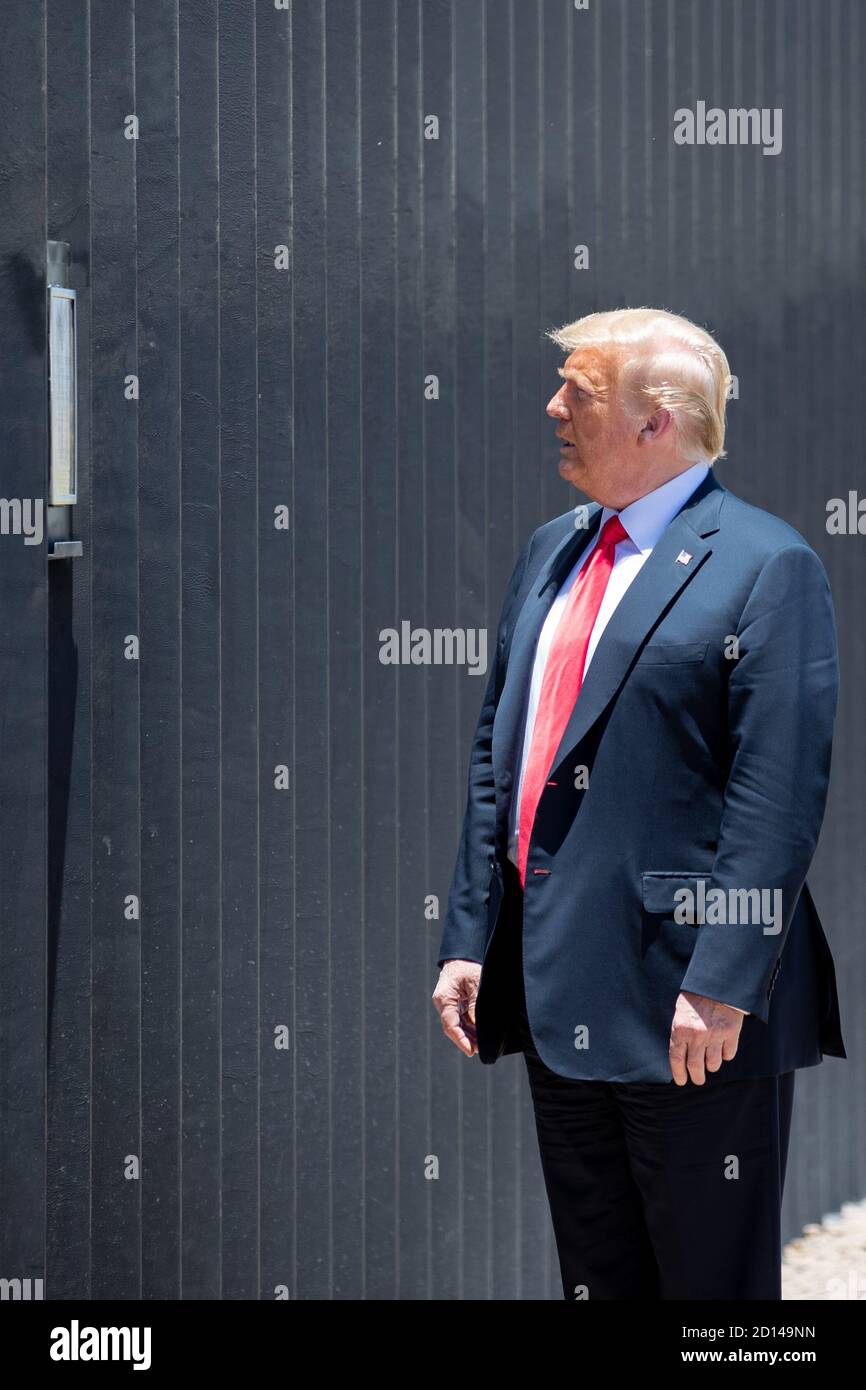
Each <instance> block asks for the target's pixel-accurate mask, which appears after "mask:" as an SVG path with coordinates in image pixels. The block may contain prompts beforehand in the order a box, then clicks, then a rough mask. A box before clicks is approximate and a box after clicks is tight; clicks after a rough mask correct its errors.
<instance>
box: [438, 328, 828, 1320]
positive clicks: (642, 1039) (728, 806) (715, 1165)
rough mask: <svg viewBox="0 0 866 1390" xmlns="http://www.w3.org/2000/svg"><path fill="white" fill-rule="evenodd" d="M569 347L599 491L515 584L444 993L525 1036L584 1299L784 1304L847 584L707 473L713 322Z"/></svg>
mask: <svg viewBox="0 0 866 1390" xmlns="http://www.w3.org/2000/svg"><path fill="white" fill-rule="evenodd" d="M550 336H551V337H552V338H553V339H554V341H555V342H557V344H558V345H559V346H560V347H561V348H562V349H563V350H564V351H566V352H567V353H568V356H567V358H566V361H565V364H564V366H563V367H562V368H560V369H559V375H560V377H561V378H562V384H561V386H560V388H559V389H558V391H557V392H556V394H555V395H554V396H553V398H552V400H551V401H550V402H549V404H548V407H547V413H548V415H549V416H550V417H551V418H552V419H553V420H554V421H555V422H556V426H557V430H556V432H557V436H558V438H559V439H560V442H561V445H562V448H561V456H560V473H561V474H562V476H563V477H564V478H565V479H566V480H567V481H568V482H570V483H572V484H573V485H574V487H575V488H578V489H579V490H580V491H581V492H582V493H584V494H585V495H586V496H588V497H590V498H591V499H593V505H590V506H578V507H576V508H575V510H574V511H573V512H567V513H565V515H563V516H559V517H556V518H555V519H554V520H553V521H550V522H548V523H547V524H546V525H543V526H541V527H540V528H539V529H538V530H537V531H535V532H534V534H533V535H532V536H531V537H530V539H529V541H528V543H527V544H526V546H525V547H524V549H523V551H522V553H521V554H520V556H519V558H518V561H517V564H516V565H515V567H514V572H513V574H512V576H511V580H510V583H509V585H508V590H507V593H506V595H505V601H504V604H503V607H502V614H501V619H500V623H499V629H498V637H497V643H496V649H495V654H494V657H493V660H492V662H491V670H490V675H489V680H488V685H487V690H486V693H485V696H484V701H483V705H482V709H481V714H480V716H479V719H478V725H477V729H476V733H475V739H474V742H473V746H472V754H471V759H470V769H469V791H468V799H467V805H466V814H465V819H464V824H463V832H462V837H461V841H460V847H459V852H458V856H457V864H456V868H455V872H454V878H453V882H452V885H451V892H450V895H449V900H448V909H447V914H446V918H445V923H444V929H443V934H442V941H441V946H440V951H439V961H438V964H439V966H440V967H441V974H440V977H439V982H438V984H437V987H436V991H435V994H434V996H433V999H434V1003H435V1004H436V1007H437V1009H438V1011H439V1014H440V1017H441V1021H442V1027H443V1030H444V1032H445V1034H446V1036H447V1037H449V1038H450V1039H451V1041H452V1042H454V1043H455V1044H456V1045H457V1046H458V1047H459V1048H460V1049H461V1050H462V1051H463V1052H464V1053H465V1054H466V1055H468V1056H472V1055H474V1053H475V1052H476V1051H477V1053H478V1055H479V1056H480V1058H481V1061H482V1062H486V1063H492V1062H495V1061H496V1059H497V1058H498V1057H500V1056H502V1055H503V1054H506V1053H509V1052H516V1051H521V1052H522V1053H523V1054H524V1057H525V1060H526V1066H527V1069H528V1074H529V1083H530V1090H531V1094H532V1100H533V1105H534V1111H535V1119H536V1127H537V1132H538V1139H539V1147H540V1154H541V1162H542V1170H543V1173H544V1178H545V1183H546V1187H547V1193H548V1197H549V1201H550V1208H551V1217H552V1221H553V1227H554V1232H555V1236H556V1241H557V1249H558V1254H559V1261H560V1267H561V1271H562V1282H563V1293H564V1297H565V1298H568V1299H572V1298H597V1299H618V1298H628V1299H631V1298H636V1299H659V1298H661V1299H677V1298H682V1299H712V1298H718V1299H779V1298H780V1297H781V1248H780V1208H781V1199H782V1187H783V1183H784V1174H785V1162H786V1156H787V1146H788V1135H789V1129H790V1121H791V1107H792V1102H793V1082H794V1073H795V1071H796V1070H797V1069H798V1068H799V1067H810V1066H814V1065H816V1064H817V1063H818V1062H820V1061H821V1060H822V1057H823V1056H824V1055H825V1054H829V1055H831V1056H836V1057H844V1056H845V1048H844V1044H843V1041H842V1036H841V1030H840V1022H839V1012H838V1002H837V996H836V983H835V972H834V968H833V961H832V957H831V955H830V950H829V947H828V945H827V942H826V939H825V937H824V933H823V931H822V928H821V923H820V921H819V919H818V915H817V912H816V910H815V906H814V903H813V901H812V897H811V894H810V892H809V889H808V886H807V884H806V882H805V878H806V873H807V870H808V868H809V864H810V862H811V859H812V856H813V853H814V850H815V845H816V842H817V838H818V832H819V829H820V825H821V820H822V817H823V813H824V805H825V799H826V792H827V782H828V776H829V768H830V751H831V742H832V731H833V723H834V718H835V710H836V698H837V684H838V675H837V659H836V640H835V626H834V618H833V607H832V601H831V597H830V590H829V585H828V582H827V577H826V574H825V572H824V569H823V566H822V564H821V562H820V560H819V559H818V557H817V555H816V554H815V553H814V551H813V550H812V549H811V548H810V547H809V545H807V543H806V542H805V540H804V539H803V537H802V536H800V535H799V533H798V532H797V531H795V530H794V529H793V528H792V527H790V526H788V525H787V524H786V523H785V522H783V521H781V520H780V519H779V518H777V517H775V516H772V515H770V514H769V513H767V512H764V511H760V510H759V509H757V508H755V507H752V506H750V505H748V504H747V503H746V502H743V501H741V500H740V499H739V498H738V497H735V496H734V494H733V493H731V492H729V491H728V490H727V489H726V488H724V487H723V486H722V485H721V484H720V483H719V482H717V480H716V478H715V476H714V474H713V469H712V465H713V463H714V462H715V460H716V459H718V458H720V457H724V449H723V444H724V430H725V401H726V396H727V389H728V385H729V382H730V372H729V368H728V362H727V359H726V357H725V354H724V353H723V351H722V349H721V348H720V347H719V345H718V344H717V343H716V341H715V340H714V339H713V337H712V336H711V335H710V334H709V333H707V332H705V331H704V330H703V329H701V328H699V327H697V326H696V325H695V324H693V323H691V322H689V321H688V320H687V319H683V318H681V317H679V316H677V315H674V314H670V313H667V312H665V311H661V310H653V309H622V310H616V311H613V312H610V313H598V314H590V315H588V316H587V317H585V318H582V319H579V320H578V321H577V322H576V323H573V324H568V325H566V326H565V327H564V328H561V329H558V330H556V331H555V332H553V333H551V335H550Z"/></svg>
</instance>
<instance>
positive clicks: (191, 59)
mask: <svg viewBox="0 0 866 1390" xmlns="http://www.w3.org/2000/svg"><path fill="white" fill-rule="evenodd" d="M0 29H2V33H0V198H2V214H3V215H2V217H0V245H2V254H0V308H2V312H0V431H2V434H0V438H2V459H0V469H2V485H0V495H2V496H3V497H5V498H16V497H18V498H27V497H40V496H43V495H44V492H45V487H46V459H47V436H46V427H45V401H46V370H47V369H46V354H45V347H46V344H45V328H44V297H45V254H46V249H45V248H46V241H47V239H49V238H51V239H56V240H59V241H63V242H66V243H67V244H68V246H69V251H70V257H71V267H72V268H71V278H72V283H73V287H74V288H76V289H77V290H78V293H79V308H80V325H79V326H80V336H79V354H80V356H79V366H80V412H81V419H80V436H79V445H80V450H81V487H80V495H79V502H78V505H77V507H76V509H75V513H74V522H73V534H74V535H75V536H76V537H77V538H79V539H80V540H81V541H82V543H83V555H82V556H81V557H80V558H78V559H72V560H63V561H56V562H51V563H50V564H49V563H48V562H47V558H46V552H45V547H44V546H43V547H39V546H25V545H24V544H23V543H21V539H20V537H19V538H16V537H14V536H7V535H3V536H0V546H2V553H0V790H2V801H0V1276H2V1277H3V1278H28V1277H29V1278H34V1279H35V1278H43V1279H44V1280H45V1284H44V1292H45V1294H46V1296H47V1297H49V1298H54V1299H71V1298H79V1297H85V1298H88V1297H90V1298H95V1299H106V1298H127V1299H135V1298H139V1297H145V1298H167V1299H177V1298H187V1299H193V1298H206V1299H208V1298H212V1299H217V1298H226V1299H231V1298H267V1299H271V1298H274V1297H283V1296H290V1297H291V1298H299V1299H311V1298H337V1299H346V1298H366V1299H393V1298H400V1299H426V1298H431V1297H432V1298H437V1299H455V1300H459V1299H479V1298H480V1299H486V1298H496V1299H513V1298H530V1297H531V1298H536V1297H547V1298H557V1297H558V1296H559V1294H558V1292H557V1290H558V1277H557V1273H556V1266H555V1257H554V1252H553V1247H552V1238H551V1233H550V1227H549V1219H548V1214H547V1208H546V1202H545V1198H544V1192H543V1186H542V1182H541V1176H540V1170H539V1164H538V1159H537V1153H536V1148H535V1136H534V1128H533V1122H532V1117H531V1111H530V1106H529V1101H528V1095H527V1088H526V1079H525V1074H524V1072H523V1070H522V1067H521V1064H520V1062H519V1059H517V1058H515V1057H512V1058H509V1059H503V1060H502V1061H501V1062H500V1063H499V1064H498V1065H497V1066H496V1067H495V1068H492V1069H488V1068H482V1067H481V1065H480V1064H479V1063H478V1062H477V1060H476V1061H474V1062H472V1063H468V1062H467V1061H466V1060H465V1059H464V1058H462V1057H460V1056H459V1055H458V1054H457V1052H456V1051H455V1050H454V1049H453V1048H451V1047H450V1046H449V1045H448V1044H447V1043H446V1042H445V1041H444V1039H443V1038H442V1036H441V1034H440V1031H439V1026H438V1021H437V1020H436V1018H435V1015H434V1012H433V1009H432V1005H431V1003H430V994H431V992H432V989H433V986H434V983H435V968H434V962H435V956H436V948H437V945H438V940H439V930H440V923H439V921H438V920H437V906H438V909H439V910H441V908H442V906H444V900H445V895H446V893H447V889H448V884H449V879H450V873H451V869H452V865H453V859H454V853H455V849H456V843H457V834H458V829H459V822H460V817H461V814H462V810H463V805H464V799H465V779H466V762H467V755H468V749H469V741H470V737H471V732H472V729H473V727H474V722H475V718H476V714H477V711H478V707H479V702H480V699H481V687H482V685H483V680H479V679H478V678H477V676H475V675H473V674H472V673H471V672H470V670H469V668H468V667H467V666H463V667H461V666H448V665H436V664H433V665H413V664H400V665H396V666H395V665H386V664H383V662H382V661H381V660H380V645H381V642H380V633H381V632H382V631H383V630H384V629H387V628H392V627H396V628H398V629H399V628H400V625H401V624H402V623H404V622H408V623H409V624H411V625H412V626H413V627H420V628H427V629H432V628H435V627H447V628H461V629H482V628H488V629H489V628H491V626H492V625H493V624H495V621H496V616H497V612H498V604H499V599H500V596H501V593H502V591H503V587H504V585H505V582H506V579H507V577H508V574H509V573H510V570H511V567H512V564H513V560H514V557H515V555H516V553H517V551H518V549H519V547H520V545H521V544H522V541H523V540H524V538H525V537H526V536H527V535H528V534H529V532H530V531H531V530H532V529H533V528H534V527H535V526H537V525H538V524H539V523H540V522H541V521H543V520H544V519H546V518H548V517H551V516H554V515H556V514H558V513H560V512H562V511H564V510H565V509H566V508H567V507H568V506H570V505H572V503H573V501H575V500H576V499H575V497H574V494H573V493H570V492H569V491H568V490H567V489H566V487H565V485H564V484H563V483H562V481H561V480H560V479H559V477H558V474H557V469H556V451H555V447H554V443H553V440H552V432H551V429H550V425H549V422H548V421H547V420H546V419H545V416H544V410H543V407H544V404H545V402H546V400H547V399H548V397H549V395H550V394H551V393H552V390H553V389H554V387H555V385H556V378H555V371H554V369H555V366H556V365H557V363H558V361H559V360H560V359H559V355H558V354H557V353H556V351H555V350H554V349H553V348H552V346H551V345H550V343H548V342H546V341H545V339H544V337H543V331H544V329H546V328H548V327H550V326H552V325H553V324H557V323H562V322H564V321H566V320H567V319H569V318H573V317H577V316H578V315H579V314H580V313H582V312H588V311H590V310H592V309H597V308H607V307H612V306H616V305H626V304H631V305H639V304H657V305H662V306H665V307H668V308H671V309H674V310H676V311H680V312H683V313H685V314H687V315H688V316H690V317H692V318H694V319H695V320H697V321H698V322H701V323H704V324H706V325H707V326H708V327H709V328H711V329H712V330H713V331H714V332H716V333H717V335H718V337H719V339H720V341H721V342H722V344H723V345H724V347H725V349H726V351H727V352H728V355H729V357H730V360H731V363H732V368H733V371H734V373H735V376H736V379H737V396H736V399H734V400H733V401H732V402H731V407H730V411H729V422H730V429H729V436H728V455H729V456H728V458H727V459H726V460H724V461H723V462H722V463H721V464H720V465H719V469H718V471H719V475H720V477H721V478H722V480H723V481H724V482H725V483H726V484H728V485H729V486H730V487H732V488H733V489H734V490H735V491H737V492H739V493H740V494H742V495H743V496H745V497H747V498H748V499H749V500H751V501H754V502H756V503H758V504H759V505H762V506H766V507H768V508H770V509H771V510H773V511H776V512H778V513H780V514H781V515H782V516H784V517H785V518H786V519H787V520H789V521H790V522H792V523H793V524H794V525H795V526H796V527H798V529H800V530H801V531H802V532H803V533H804V534H805V535H806V537H807V538H808V539H809V541H810V542H811V543H812V544H813V545H814V546H815V547H816V548H817V549H818V550H819V552H820V554H821V555H822V557H823V559H824V561H825V563H826V565H827V568H828V571H829V573H830V576H831V580H832V584H833V589H834V594H835V599H836V605H837V614H838V620H839V630H840V641H841V658H842V677H843V690H842V702H841V710H840V718H839V725H838V737H837V742H836V755H835V763H834V770H833V780H832V789H831V798H830V806H829V812H828V817H827V821H826V825H825V830H824V835H823V838H822V842H821V846H820V850H819V854H818V858H817V861H816V865H815V869H814V872H813V875H812V879H811V881H812V884H813V889H814V892H815V896H816V899H817V902H818V906H819V910H820V912H821V915H822V919H823V921H824V922H825V924H826V928H827V931H828V935H829V936H830V939H831V943H832V946H833V950H834V952H835V955H836V960H837V964H838V967H839V976H840V984H841V990H842V1004H843V1028H844V1032H845V1037H846V1042H847V1044H848V1049H849V1054H850V1060H848V1061H847V1062H844V1063H843V1062H836V1061H832V1060H830V1061H827V1062H825V1063H824V1064H823V1065H822V1066H821V1067H819V1068H817V1069H814V1070H812V1071H810V1072H806V1073H801V1074H800V1076H799V1078H798V1082H797V1100H796V1108H795V1122H794V1134H793V1140H792V1156H791V1166H790V1178H789V1186H788V1192H787V1197H786V1234H787V1235H791V1234H793V1233H795V1232H796V1231H797V1230H798V1229H799V1227H800V1226H801V1224H802V1223H803V1222H805V1221H807V1220H812V1219H815V1218H817V1217H819V1216H820V1215H821V1213H823V1212H826V1211H829V1210H833V1209H834V1208H836V1207H838V1206H839V1204H840V1203H841V1202H842V1201H844V1200H845V1199H847V1198H856V1197H860V1196H861V1195H862V1194H863V1193H864V1191H866V1145H864V1138H866V1135H864V1124H866V1119H864V1105H863V1096H864V1079H866V1078H864V1021H866V1014H864V984H866V934H864V931H863V926H862V923H863V920H864V912H866V868H864V855H863V849H862V846H863V844H864V842H866V823H864V822H866V817H864V800H863V772H862V770H863V768H864V766H866V746H864V744H866V737H864V721H863V716H862V691H863V684H864V676H866V670H864V666H866V641H864V635H863V633H864V628H863V600H864V592H866V589H864V586H866V538H864V536H863V535H859V534H856V531H855V533H853V534H847V535H831V534H829V533H828V531H827V526H826V517H827V503H828V500H829V499H831V498H833V497H842V498H848V496H849V493H851V492H857V490H858V489H863V488H866V483H864V482H863V477H864V473H863V458H862V430H861V415H862V400H863V381H864V378H866V370H864V368H866V363H864V339H863V331H862V325H863V322H864V310H866V303H864V300H866V290H864V281H863V264H864V246H863V173H864V162H863V132H864V109H863V107H864V98H863V81H862V74H863V46H864V30H866V15H864V14H863V10H862V6H860V5H859V4H858V3H857V2H856V0H826V2H825V0H751V3H740V0H703V2H702V3H700V4H697V3H689V0H588V3H586V4H585V5H582V6H581V7H578V6H576V5H575V4H574V3H573V0H399V3H397V0H303V3H302V0H292V3H290V4H283V3H281V0H258V3H253V0H219V2H218V0H182V2H181V0H147V2H146V3H144V0H138V3H133V0H89V3H88V0H5V3H4V4H3V7H2V15H0ZM700 102H705V103H706V104H707V105H708V106H710V105H716V106H719V107H722V108H728V107H734V106H737V107H739V106H743V107H756V108H760V109H766V110H768V111H773V110H776V109H780V110H781V112H782V113H783V127H782V134H783V139H782V147H781V149H780V150H779V151H778V152H777V153H768V152H767V151H766V150H765V148H763V147H762V146H761V145H760V144H755V143H752V144H746V145H736V146H734V145H726V146H711V145H707V144H700V143H698V144H694V145H679V144H677V143H676V142H675V140H674V112H675V111H676V110H677V109H678V108H688V109H690V110H692V111H697V109H698V103H700ZM581 248H585V249H583V250H582V249H581ZM864 528H866V522H864Z"/></svg>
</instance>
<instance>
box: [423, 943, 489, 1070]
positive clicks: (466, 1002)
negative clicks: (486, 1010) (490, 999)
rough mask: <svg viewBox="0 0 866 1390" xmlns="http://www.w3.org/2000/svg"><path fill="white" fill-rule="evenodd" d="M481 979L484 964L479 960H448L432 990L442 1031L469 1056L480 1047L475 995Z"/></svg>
mask: <svg viewBox="0 0 866 1390" xmlns="http://www.w3.org/2000/svg"><path fill="white" fill-rule="evenodd" d="M480 979H481V966H480V965H479V964H478V962H477V961H476V960H446V962H445V964H444V965H443V966H442V970H441V973H440V975H439V981H438V983H437V985H436V989H435V990H434V992H433V1003H434V1004H435V1005H436V1008H437V1010H438V1011H439V1018H440V1021H441V1023H442V1032H443V1033H444V1034H445V1036H446V1038H450V1039H451V1041H452V1042H453V1043H454V1045H455V1047H459V1048H460V1051H461V1052H465V1053H466V1056H467V1057H471V1056H472V1055H473V1054H474V1053H475V1052H477V1051H478V1045H477V1038H476V1033H475V996H476V995H477V993H478V981H479V980H480Z"/></svg>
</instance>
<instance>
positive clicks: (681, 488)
mask: <svg viewBox="0 0 866 1390" xmlns="http://www.w3.org/2000/svg"><path fill="white" fill-rule="evenodd" d="M709 471H710V465H709V464H708V463H706V462H704V461H701V462H699V463H693V464H692V466H691V468H687V469H686V470H685V472H684V473H678V474H677V476H676V477H675V478H669V479H668V481H667V482H666V483H662V485H661V487H657V488H654V489H653V491H652V492H647V493H644V495H643V497H638V498H636V499H635V501H634V502H629V504H628V506H627V507H623V509H622V511H621V512H619V513H617V512H616V511H614V509H613V508H612V507H605V508H604V510H603V511H602V514H601V521H600V523H599V535H600V534H601V527H602V526H604V523H605V522H606V521H607V520H608V519H609V518H610V517H612V516H617V515H618V516H619V519H620V521H621V522H622V524H623V526H624V527H625V529H626V531H627V532H628V534H629V539H630V540H631V541H632V543H633V544H634V545H635V546H636V547H637V549H638V550H640V551H646V550H652V549H653V546H655V545H656V544H657V542H658V540H659V538H660V536H661V534H662V532H663V531H664V530H665V529H666V527H668V526H669V525H670V523H671V522H672V521H673V519H674V517H675V516H676V514H677V512H678V511H681V510H682V508H683V507H684V506H685V504H686V502H688V500H689V498H690V497H691V495H692V493H693V492H694V491H695V489H696V488H698V487H699V486H700V484H701V483H702V482H703V481H704V478H705V477H706V476H707V474H708V473H709Z"/></svg>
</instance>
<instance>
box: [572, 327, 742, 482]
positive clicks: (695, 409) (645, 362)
mask: <svg viewBox="0 0 866 1390" xmlns="http://www.w3.org/2000/svg"><path fill="white" fill-rule="evenodd" d="M547 336H548V338H552V339H553V341H554V342H555V343H556V344H557V345H558V346H559V347H561V348H562V350H563V352H567V353H571V352H573V351H574V350H575V348H581V347H595V348H599V349H601V350H602V351H604V352H605V353H606V354H608V355H609V356H610V359H611V361H612V362H613V364H614V367H615V369H616V384H617V390H618V392H619V396H620V400H621V401H622V404H623V405H624V406H625V408H626V409H627V410H628V411H630V412H631V413H633V414H634V415H635V417H636V418H639V417H641V416H643V417H644V418H645V417H646V415H647V414H648V413H649V414H652V412H653V411H655V410H658V409H660V408H664V409H667V410H670V411H671V413H672V415H673V417H674V421H675V424H676V431H677V442H678V447H679V451H680V453H681V454H682V455H683V457H684V458H688V459H692V460H694V461H695V462H697V461H698V460H699V459H706V460H707V461H708V462H710V463H714V462H715V460H716V459H718V458H724V457H725V450H724V447H723V445H724V442H725V404H726V401H727V395H728V388H729V385H730V383H731V371H730V368H729V366H728V359H727V357H726V356H725V354H724V352H723V351H722V349H721V348H720V347H719V344H718V343H717V342H716V340H715V338H714V337H713V336H712V334H710V333H708V332H707V331H706V329H704V328H699V327H698V325H697V324H695V323H692V322H691V320H690V319H686V318H683V317H682V316H681V315H679V314H672V313H669V312H668V310H667V309H646V308H642V309H610V310H607V311H605V312H604V313H598V314H586V315H584V317H583V318H580V319H576V320H575V322H574V323H566V324H564V325H563V326H562V327H561V328H552V329H550V330H549V332H548V334H547Z"/></svg>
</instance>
